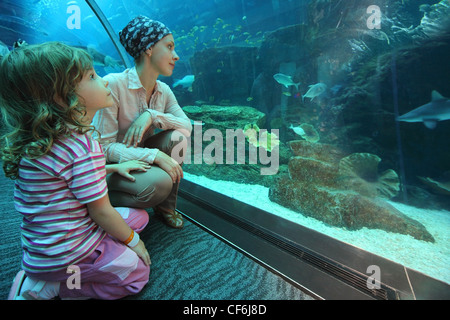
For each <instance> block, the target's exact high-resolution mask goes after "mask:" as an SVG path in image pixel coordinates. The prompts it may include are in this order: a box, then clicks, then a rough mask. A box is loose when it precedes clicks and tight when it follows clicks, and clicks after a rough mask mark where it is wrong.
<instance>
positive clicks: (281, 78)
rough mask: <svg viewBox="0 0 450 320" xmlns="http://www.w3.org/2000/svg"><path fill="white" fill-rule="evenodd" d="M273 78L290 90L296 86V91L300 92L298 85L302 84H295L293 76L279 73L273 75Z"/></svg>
mask: <svg viewBox="0 0 450 320" xmlns="http://www.w3.org/2000/svg"><path fill="white" fill-rule="evenodd" d="M273 78H274V79H275V80H276V81H277V82H278V83H279V84H282V85H283V86H285V87H286V88H288V89H289V86H295V89H296V90H298V85H299V84H300V82H299V83H295V82H294V81H293V80H292V77H291V76H288V75H286V74H284V73H277V74H274V75H273Z"/></svg>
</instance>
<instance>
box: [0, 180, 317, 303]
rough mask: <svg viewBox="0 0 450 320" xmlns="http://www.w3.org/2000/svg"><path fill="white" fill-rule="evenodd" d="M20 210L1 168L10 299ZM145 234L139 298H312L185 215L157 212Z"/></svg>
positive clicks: (0, 222) (0, 243)
mask: <svg viewBox="0 0 450 320" xmlns="http://www.w3.org/2000/svg"><path fill="white" fill-rule="evenodd" d="M20 221H21V217H20V215H19V214H18V213H17V212H16V211H15V210H14V204H13V181H11V180H9V179H6V178H5V177H4V175H3V172H1V173H0V228H1V233H0V261H1V269H0V275H1V276H0V299H6V298H7V296H8V292H9V289H10V286H11V282H12V279H13V277H14V275H15V274H16V273H17V271H18V270H19V269H20V263H21V247H20ZM141 238H142V239H143V240H144V241H145V243H146V246H147V248H148V249H149V252H150V255H151V260H152V266H151V273H150V280H149V283H148V284H147V286H146V287H145V288H144V289H143V290H142V292H141V293H139V294H138V295H136V296H133V297H128V298H126V299H136V300H237V299H239V300H241V299H242V300H256V299H259V300H305V299H307V300H309V299H312V298H311V297H310V296H308V295H306V294H305V293H303V292H302V291H300V290H299V289H297V288H295V287H293V286H292V285H290V284H289V283H287V282H286V281H284V280H283V279H282V278H280V277H279V276H277V275H275V274H273V273H272V272H270V271H268V270H267V269H265V268H263V267H262V266H261V265H259V264H257V263H256V262H254V261H253V260H251V259H250V258H248V257H246V256H245V255H243V254H242V253H240V252H238V251H236V250H234V249H233V248H232V247H230V246H229V245H227V244H225V243H224V242H222V241H220V240H219V239H217V238H215V237H214V236H212V235H210V234H208V233H207V232H205V231H203V230H202V229H200V228H199V227H198V226H196V225H195V224H193V223H190V222H188V221H186V223H185V227H184V228H183V229H182V230H175V229H171V228H168V227H167V226H165V225H164V224H163V223H162V222H161V221H159V220H158V219H157V218H155V217H154V216H153V213H152V212H151V210H150V223H149V225H148V226H147V227H146V229H145V230H144V231H143V232H142V234H141Z"/></svg>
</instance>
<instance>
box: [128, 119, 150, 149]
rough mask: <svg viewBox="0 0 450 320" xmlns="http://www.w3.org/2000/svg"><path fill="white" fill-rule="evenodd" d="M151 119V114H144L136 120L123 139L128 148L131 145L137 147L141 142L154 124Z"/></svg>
mask: <svg viewBox="0 0 450 320" xmlns="http://www.w3.org/2000/svg"><path fill="white" fill-rule="evenodd" d="M151 119H152V115H151V114H150V112H144V113H143V114H141V115H140V116H139V118H137V119H136V120H134V122H133V123H132V124H131V126H130V127H129V128H128V130H127V133H126V134H125V137H124V138H123V143H124V144H125V145H126V146H127V147H130V146H131V145H133V146H134V147H137V146H138V144H139V143H140V142H141V140H142V137H143V136H144V133H145V132H146V131H147V130H148V128H150V126H151V124H152V121H151Z"/></svg>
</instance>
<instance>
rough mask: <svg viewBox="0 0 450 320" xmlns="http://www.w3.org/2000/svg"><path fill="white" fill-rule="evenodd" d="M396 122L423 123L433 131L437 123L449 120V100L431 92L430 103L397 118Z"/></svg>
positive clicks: (435, 92) (434, 91)
mask: <svg viewBox="0 0 450 320" xmlns="http://www.w3.org/2000/svg"><path fill="white" fill-rule="evenodd" d="M396 120H397V121H404V122H423V124H424V125H425V127H427V128H428V129H434V128H436V126H437V122H438V121H444V120H450V100H449V99H448V98H445V97H443V96H442V95H441V94H440V93H439V92H437V91H436V90H433V91H432V92H431V101H430V102H428V103H427V104H424V105H422V106H420V107H418V108H416V109H414V110H411V111H410V112H408V113H405V114H404V115H402V116H399V117H397V118H396Z"/></svg>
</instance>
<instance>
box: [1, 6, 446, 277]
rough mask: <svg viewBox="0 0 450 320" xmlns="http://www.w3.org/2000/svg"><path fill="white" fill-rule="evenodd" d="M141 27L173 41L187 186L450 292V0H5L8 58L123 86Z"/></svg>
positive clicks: (3, 41)
mask: <svg viewBox="0 0 450 320" xmlns="http://www.w3.org/2000/svg"><path fill="white" fill-rule="evenodd" d="M92 5H95V6H98V8H99V9H100V10H101V12H102V13H103V15H104V16H103V18H105V19H106V20H107V23H106V24H105V23H102V21H100V20H101V18H102V17H98V16H97V15H96V14H95V13H94V12H93V11H92V9H91V6H92ZM137 15H145V16H147V17H150V18H151V19H155V20H159V21H161V22H163V23H164V24H165V25H166V26H168V27H169V28H170V30H171V31H172V34H173V36H174V40H175V46H176V51H177V54H178V55H179V57H180V60H179V61H177V64H176V67H175V70H174V73H173V75H172V76H171V77H160V80H161V81H163V82H165V83H166V84H168V85H169V86H170V88H171V89H172V91H173V93H174V94H175V96H176V98H177V100H178V103H179V105H180V106H181V107H182V109H183V111H184V112H185V113H186V115H187V116H188V117H189V118H190V119H191V122H192V124H193V131H192V134H191V137H190V140H189V144H188V153H187V157H186V158H185V161H184V164H183V170H184V174H185V176H184V178H185V179H188V180H190V181H192V182H195V183H197V184H200V185H202V186H204V187H206V188H209V189H211V190H214V191H217V192H220V193H223V194H225V195H228V196H229V197H232V198H234V199H238V200H240V201H242V202H245V203H248V204H250V205H252V206H255V207H258V208H261V209H263V210H265V211H267V212H270V213H273V214H274V215H278V216H280V217H282V218H285V219H288V220H291V221H293V222H295V223H297V224H300V225H303V226H305V227H307V228H310V229H314V230H316V231H318V232H320V233H323V234H326V235H328V236H331V237H333V238H335V239H338V240H340V241H343V242H346V243H349V244H351V245H354V246H357V247H359V248H361V249H364V250H367V251H370V252H372V253H374V254H376V255H380V256H383V257H385V258H387V259H390V260H392V261H395V262H397V263H399V264H402V265H405V266H407V267H409V268H412V269H415V270H417V271H420V272H422V273H424V274H426V275H428V276H430V277H433V278H436V279H439V280H441V281H444V282H446V283H450V269H449V265H450V241H449V240H450V146H449V136H450V121H448V120H450V100H449V97H450V59H449V57H450V0H443V1H437V0H184V1H179V0H159V1H156V0H136V1H126V0H112V1H106V0H97V1H82V0H77V1H57V0H53V1H52V0H27V1H9V0H2V1H1V14H0V41H1V53H0V54H1V55H3V54H5V52H8V51H10V50H13V49H14V47H15V46H19V45H21V44H22V43H23V42H26V43H30V44H35V43H41V42H46V41H62V42H64V43H67V44H69V45H72V46H76V47H81V48H84V49H86V50H87V51H88V52H89V53H90V54H91V56H92V57H93V60H94V65H95V68H96V71H97V73H98V74H99V75H101V76H104V75H106V74H108V73H114V72H122V71H123V70H124V69H126V68H127V67H130V66H132V65H133V60H132V58H131V56H127V54H125V55H124V54H123V48H119V47H117V46H116V45H115V44H114V43H113V42H112V41H111V39H110V36H109V35H108V28H111V29H110V31H112V32H113V33H115V36H116V37H117V34H118V32H119V31H120V30H121V29H122V28H123V27H124V26H125V25H126V24H127V23H128V22H129V21H130V20H131V19H132V18H134V17H135V16H137ZM119 45H120V43H119ZM121 50H122V52H121ZM236 214H238V213H236Z"/></svg>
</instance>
